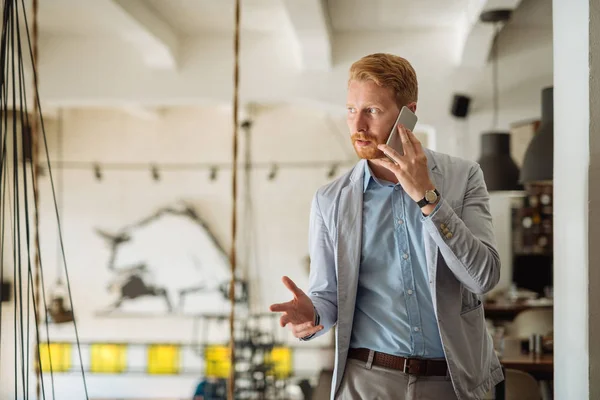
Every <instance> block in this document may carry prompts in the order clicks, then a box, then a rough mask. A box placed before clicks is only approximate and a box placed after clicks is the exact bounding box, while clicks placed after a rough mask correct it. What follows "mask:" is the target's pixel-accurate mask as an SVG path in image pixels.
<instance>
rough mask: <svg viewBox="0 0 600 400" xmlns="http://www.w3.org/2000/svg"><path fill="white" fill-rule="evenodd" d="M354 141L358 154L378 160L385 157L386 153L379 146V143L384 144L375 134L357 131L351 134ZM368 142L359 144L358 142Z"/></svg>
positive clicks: (368, 158) (367, 158)
mask: <svg viewBox="0 0 600 400" xmlns="http://www.w3.org/2000/svg"><path fill="white" fill-rule="evenodd" d="M350 140H351V141H352V147H353V148H354V151H355V152H356V155H357V156H358V157H360V158H364V159H365V160H376V159H379V158H383V157H385V154H383V152H382V151H381V150H379V149H378V148H377V146H378V145H380V144H383V142H380V141H379V140H377V138H376V137H375V136H373V135H368V134H365V133H361V132H355V133H353V134H352V136H350ZM358 141H361V142H368V144H358V143H357V142H358Z"/></svg>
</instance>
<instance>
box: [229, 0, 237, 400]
mask: <svg viewBox="0 0 600 400" xmlns="http://www.w3.org/2000/svg"><path fill="white" fill-rule="evenodd" d="M239 53H240V0H236V1H235V34H234V39H233V60H234V65H233V168H232V171H233V174H232V182H231V183H232V197H233V198H232V202H231V254H230V260H229V261H230V264H231V283H230V285H229V299H230V301H231V313H230V315H229V338H230V339H229V348H230V357H231V367H230V369H229V385H228V393H227V398H228V399H229V400H234V398H235V273H236V266H237V259H236V239H237V161H238V106H239V80H240V68H239V67H240V66H239V55H240V54H239Z"/></svg>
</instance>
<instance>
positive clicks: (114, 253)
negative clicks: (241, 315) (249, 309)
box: [96, 206, 247, 314]
mask: <svg viewBox="0 0 600 400" xmlns="http://www.w3.org/2000/svg"><path fill="white" fill-rule="evenodd" d="M96 232H97V233H98V234H99V235H100V236H101V237H102V238H103V239H104V240H105V241H106V243H107V245H108V246H109V248H110V257H109V259H108V270H109V272H110V273H111V275H112V278H111V280H110V282H109V284H108V288H107V289H108V290H109V292H112V293H113V294H116V296H117V298H116V300H113V301H112V302H111V304H110V305H109V306H108V307H107V309H105V310H101V312H102V313H111V312H114V311H117V310H120V311H134V312H152V313H159V314H160V313H167V314H175V313H198V312H224V311H226V310H228V309H229V306H230V303H229V299H228V293H229V287H230V281H231V269H230V263H229V259H228V257H227V255H226V253H225V251H224V250H223V248H222V247H221V246H220V245H219V243H218V242H217V240H216V239H215V237H214V236H213V235H212V234H211V232H210V230H209V229H208V227H207V225H206V224H205V223H204V222H203V221H202V220H201V219H200V217H199V216H198V214H197V213H196V212H195V210H194V209H193V208H191V207H189V206H183V207H166V208H162V209H160V210H158V211H157V212H156V213H154V214H152V215H151V216H149V217H147V218H143V219H142V220H140V221H138V222H135V223H133V224H131V225H127V226H125V227H123V228H122V229H120V230H119V231H118V232H116V233H107V232H106V231H104V230H101V229H96ZM246 301H247V286H246V285H245V283H244V282H242V281H241V280H238V279H236V302H242V303H243V302H246Z"/></svg>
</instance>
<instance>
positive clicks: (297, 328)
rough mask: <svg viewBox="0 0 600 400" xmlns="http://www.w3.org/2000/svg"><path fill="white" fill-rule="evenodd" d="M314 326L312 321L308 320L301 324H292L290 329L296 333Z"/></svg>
mask: <svg viewBox="0 0 600 400" xmlns="http://www.w3.org/2000/svg"><path fill="white" fill-rule="evenodd" d="M314 326H315V323H314V321H308V322H305V323H303V324H298V325H294V327H293V329H292V330H293V331H294V333H296V332H302V331H305V330H307V329H310V328H314Z"/></svg>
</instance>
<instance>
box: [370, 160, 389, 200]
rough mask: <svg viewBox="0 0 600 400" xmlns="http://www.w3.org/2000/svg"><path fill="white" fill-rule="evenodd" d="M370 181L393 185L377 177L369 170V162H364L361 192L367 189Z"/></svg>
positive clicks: (382, 184) (380, 184) (381, 184)
mask: <svg viewBox="0 0 600 400" xmlns="http://www.w3.org/2000/svg"><path fill="white" fill-rule="evenodd" d="M371 181H373V182H374V183H376V184H378V185H379V186H394V184H393V183H391V182H388V181H384V180H381V179H378V178H377V177H376V176H375V175H373V172H371V167H369V163H368V162H365V177H364V182H363V193H365V192H366V191H367V189H368V188H369V183H371Z"/></svg>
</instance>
